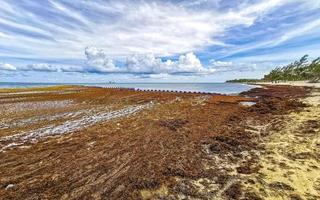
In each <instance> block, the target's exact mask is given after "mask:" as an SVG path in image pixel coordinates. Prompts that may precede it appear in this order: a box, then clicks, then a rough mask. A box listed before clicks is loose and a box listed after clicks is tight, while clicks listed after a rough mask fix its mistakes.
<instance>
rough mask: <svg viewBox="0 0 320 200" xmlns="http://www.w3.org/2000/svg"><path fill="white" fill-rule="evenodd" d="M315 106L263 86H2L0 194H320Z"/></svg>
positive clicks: (319, 113)
mask: <svg viewBox="0 0 320 200" xmlns="http://www.w3.org/2000/svg"><path fill="white" fill-rule="evenodd" d="M303 86H305V85H303ZM319 102H320V90H319V89H318V88H316V87H312V88H311V87H291V86H283V85H278V86H276V85H269V84H266V85H264V87H259V88H254V89H252V90H250V91H247V92H243V93H241V94H240V95H233V96H231V95H229V96H228V95H219V94H214V95H204V94H193V93H167V92H142V91H134V90H126V89H106V88H98V87H80V86H56V87H45V88H29V89H1V90H0V116H1V117H0V160H1V162H0V199H252V200H253V199H319V198H320V176H319V175H320V167H319V166H320V161H319V160H320V154H319V152H318V150H317V149H318V148H319V145H320V140H319V137H320V136H319V135H320V107H319Z"/></svg>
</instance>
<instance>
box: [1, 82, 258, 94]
mask: <svg viewBox="0 0 320 200" xmlns="http://www.w3.org/2000/svg"><path fill="white" fill-rule="evenodd" d="M54 85H82V86H97V87H107V88H108V87H110V88H113V87H121V88H135V89H141V90H165V91H166V90H170V91H186V92H206V93H220V94H238V93H240V92H243V91H247V90H250V89H251V88H254V87H256V86H253V85H247V84H240V83H15V82H0V88H27V87H43V86H54Z"/></svg>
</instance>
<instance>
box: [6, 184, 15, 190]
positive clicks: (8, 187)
mask: <svg viewBox="0 0 320 200" xmlns="http://www.w3.org/2000/svg"><path fill="white" fill-rule="evenodd" d="M12 188H14V184H11V183H10V184H8V185H7V186H6V188H5V189H6V190H10V189H12Z"/></svg>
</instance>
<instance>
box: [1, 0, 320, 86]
mask: <svg viewBox="0 0 320 200" xmlns="http://www.w3.org/2000/svg"><path fill="white" fill-rule="evenodd" d="M304 54H309V55H310V57H311V58H316V57H318V56H320V1H319V0H237V1H229V0H195V1H189V0H188V1H187V0H172V1H169V0H167V1H160V0H158V1H152V0H149V1H146V0H145V1H135V0H131V1H121V0H117V1H107V0H41V1H30V0H0V81H23V82H107V81H117V82H221V81H225V80H227V79H233V78H260V77H262V76H263V74H265V73H266V72H268V71H270V70H271V69H272V68H274V67H276V66H278V65H283V64H287V63H290V62H292V61H293V60H295V59H299V58H300V57H301V56H303V55H304Z"/></svg>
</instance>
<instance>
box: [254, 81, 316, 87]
mask: <svg viewBox="0 0 320 200" xmlns="http://www.w3.org/2000/svg"><path fill="white" fill-rule="evenodd" d="M258 85H288V86H299V87H315V88H320V83H310V82H308V81H285V82H277V83H275V82H259V83H258Z"/></svg>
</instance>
